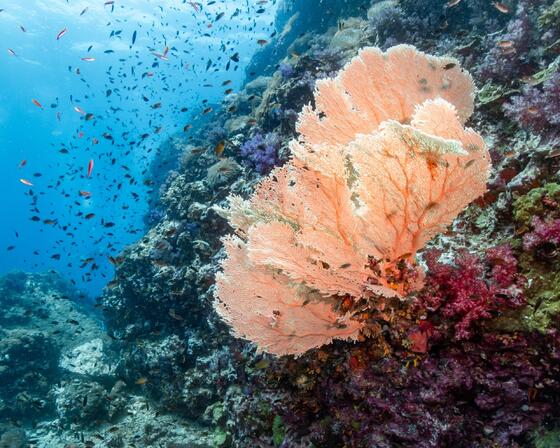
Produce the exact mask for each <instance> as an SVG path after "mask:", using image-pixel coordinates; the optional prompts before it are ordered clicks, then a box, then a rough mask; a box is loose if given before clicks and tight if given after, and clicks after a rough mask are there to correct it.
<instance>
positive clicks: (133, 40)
mask: <svg viewBox="0 0 560 448" xmlns="http://www.w3.org/2000/svg"><path fill="white" fill-rule="evenodd" d="M136 36H137V33H136V31H134V33H132V45H134V43H135V42H136Z"/></svg>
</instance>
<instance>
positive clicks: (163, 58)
mask: <svg viewBox="0 0 560 448" xmlns="http://www.w3.org/2000/svg"><path fill="white" fill-rule="evenodd" d="M152 54H153V55H154V56H155V57H156V58H158V59H161V60H162V61H169V58H168V57H167V56H165V55H163V54H161V53H156V52H155V51H153V52H152Z"/></svg>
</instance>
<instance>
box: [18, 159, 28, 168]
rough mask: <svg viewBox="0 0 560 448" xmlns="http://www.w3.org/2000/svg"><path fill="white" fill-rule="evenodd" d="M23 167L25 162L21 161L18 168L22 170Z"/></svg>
mask: <svg viewBox="0 0 560 448" xmlns="http://www.w3.org/2000/svg"><path fill="white" fill-rule="evenodd" d="M25 165H27V160H25V159H23V160H22V161H21V162H19V165H18V168H23V167H24V166H25Z"/></svg>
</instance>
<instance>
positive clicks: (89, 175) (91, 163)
mask: <svg viewBox="0 0 560 448" xmlns="http://www.w3.org/2000/svg"><path fill="white" fill-rule="evenodd" d="M92 171H93V159H90V161H89V163H88V166H87V177H91V172H92Z"/></svg>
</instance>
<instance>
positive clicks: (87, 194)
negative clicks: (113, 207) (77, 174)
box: [78, 190, 91, 198]
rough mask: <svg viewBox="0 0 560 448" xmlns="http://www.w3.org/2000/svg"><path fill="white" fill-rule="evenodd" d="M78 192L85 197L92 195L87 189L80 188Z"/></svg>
mask: <svg viewBox="0 0 560 448" xmlns="http://www.w3.org/2000/svg"><path fill="white" fill-rule="evenodd" d="M78 193H79V194H80V196H82V197H84V198H89V197H90V196H91V193H90V192H89V191H85V190H79V191H78Z"/></svg>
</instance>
